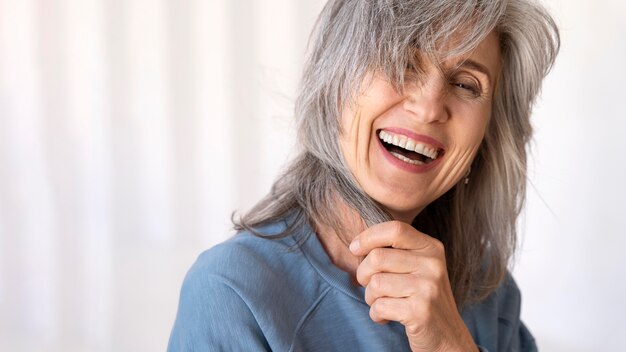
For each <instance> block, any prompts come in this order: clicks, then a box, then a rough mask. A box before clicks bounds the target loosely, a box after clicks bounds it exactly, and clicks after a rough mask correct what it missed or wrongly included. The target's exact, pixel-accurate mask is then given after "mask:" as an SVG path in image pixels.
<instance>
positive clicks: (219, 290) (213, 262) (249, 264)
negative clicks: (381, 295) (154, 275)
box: [172, 224, 327, 349]
mask: <svg viewBox="0 0 626 352" xmlns="http://www.w3.org/2000/svg"><path fill="white" fill-rule="evenodd" d="M283 229H284V224H275V225H271V226H268V227H264V228H260V229H257V231H258V232H260V233H261V234H266V235H272V234H275V233H279V232H281V231H282V230H283ZM326 288H327V284H326V282H325V281H323V280H322V279H321V278H320V277H319V275H318V274H317V272H316V271H315V270H314V269H313V268H312V267H311V265H310V263H309V262H308V260H307V258H306V256H305V255H303V253H302V250H301V249H300V247H299V246H298V242H297V241H296V240H295V239H294V238H293V237H291V236H287V237H285V238H280V239H272V238H263V237H259V236H256V235H253V234H251V233H250V232H245V231H244V232H241V233H238V234H236V235H235V236H233V237H232V238H230V239H228V240H226V241H224V242H222V243H220V244H218V245H216V246H214V247H212V248H211V249H209V250H207V251H205V252H203V253H202V254H200V256H199V257H198V259H197V260H196V262H195V263H194V264H193V266H192V267H191V269H190V270H189V271H188V273H187V275H186V277H185V279H184V282H183V286H182V288H181V293H180V303H179V308H178V315H177V322H176V323H175V329H174V331H183V330H185V329H184V328H183V326H186V325H190V326H192V327H193V328H192V330H193V329H201V331H202V332H203V333H207V331H208V332H212V334H213V335H211V336H212V339H213V340H215V341H221V340H222V337H226V336H230V334H231V333H230V332H225V331H222V330H223V329H222V328H220V326H221V327H223V328H224V329H231V328H232V327H237V330H238V331H239V333H240V334H244V335H245V334H248V335H249V336H252V337H251V339H256V340H258V341H261V342H263V343H261V342H259V343H260V344H268V345H269V346H273V347H272V348H278V349H283V348H286V347H285V346H286V344H288V343H289V342H290V341H291V337H292V335H293V333H294V332H295V327H296V326H297V325H298V322H299V321H300V319H301V318H302V317H303V316H304V315H305V314H306V312H307V311H308V309H309V308H310V307H311V305H313V304H314V302H315V301H316V300H317V298H318V297H319V296H320V295H322V293H323V292H324V290H325V289H326ZM217 322H219V323H217ZM216 329H217V330H219V331H217V330H216ZM241 329H244V331H245V333H244V332H242V331H241ZM214 330H215V331H214ZM229 331H232V329H231V330H229ZM172 336H174V332H173V333H172ZM231 337H232V336H231Z"/></svg>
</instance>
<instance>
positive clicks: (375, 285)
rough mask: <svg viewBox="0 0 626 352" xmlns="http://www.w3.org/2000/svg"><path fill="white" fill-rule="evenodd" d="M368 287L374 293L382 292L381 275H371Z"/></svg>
mask: <svg viewBox="0 0 626 352" xmlns="http://www.w3.org/2000/svg"><path fill="white" fill-rule="evenodd" d="M369 286H371V287H372V290H373V291H374V292H381V291H382V290H383V276H382V275H381V274H374V275H372V278H371V279H370V284H369Z"/></svg>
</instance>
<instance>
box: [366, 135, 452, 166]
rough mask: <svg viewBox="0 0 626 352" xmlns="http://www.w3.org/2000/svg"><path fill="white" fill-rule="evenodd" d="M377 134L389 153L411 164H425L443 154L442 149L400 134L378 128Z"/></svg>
mask: <svg viewBox="0 0 626 352" xmlns="http://www.w3.org/2000/svg"><path fill="white" fill-rule="evenodd" d="M377 135H378V138H379V139H380V141H381V143H382V145H383V147H385V149H387V151H389V153H390V154H391V155H393V156H394V157H396V158H397V159H399V160H402V161H404V162H405V163H408V164H411V165H427V164H430V163H432V162H433V161H435V160H436V159H437V158H439V157H441V155H443V149H441V148H437V147H434V146H432V145H428V144H425V143H423V142H419V141H416V140H414V139H411V138H409V137H407V136H404V135H401V134H396V133H393V132H390V131H385V130H379V131H378V133H377Z"/></svg>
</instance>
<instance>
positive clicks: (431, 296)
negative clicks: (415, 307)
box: [422, 281, 439, 301]
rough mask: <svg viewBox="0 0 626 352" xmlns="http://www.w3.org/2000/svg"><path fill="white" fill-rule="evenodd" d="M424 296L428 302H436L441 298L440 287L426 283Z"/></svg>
mask: <svg viewBox="0 0 626 352" xmlns="http://www.w3.org/2000/svg"><path fill="white" fill-rule="evenodd" d="M422 294H423V295H424V298H426V300H428V301H434V300H435V299H437V297H439V286H438V285H437V284H435V283H434V282H431V281H425V282H424V283H423V284H422Z"/></svg>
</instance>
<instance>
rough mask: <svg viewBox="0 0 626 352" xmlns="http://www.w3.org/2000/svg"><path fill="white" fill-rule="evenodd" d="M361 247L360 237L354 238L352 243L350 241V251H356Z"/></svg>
mask: <svg viewBox="0 0 626 352" xmlns="http://www.w3.org/2000/svg"><path fill="white" fill-rule="evenodd" d="M359 248H361V244H360V243H359V239H358V238H355V239H353V240H352V243H350V251H351V252H352V253H354V252H356V251H358V250H359Z"/></svg>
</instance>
